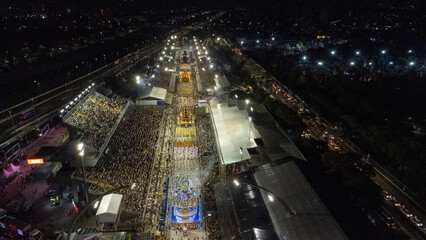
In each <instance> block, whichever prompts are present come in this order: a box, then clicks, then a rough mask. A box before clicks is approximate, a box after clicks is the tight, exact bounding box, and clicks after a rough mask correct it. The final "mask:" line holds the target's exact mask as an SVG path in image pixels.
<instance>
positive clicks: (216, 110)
mask: <svg viewBox="0 0 426 240" xmlns="http://www.w3.org/2000/svg"><path fill="white" fill-rule="evenodd" d="M210 106H211V111H212V116H213V123H214V127H215V130H216V133H217V138H218V141H219V147H220V153H221V155H222V160H223V164H231V163H235V162H240V161H241V160H247V159H250V154H249V153H248V151H247V148H254V147H257V145H256V142H255V141H254V138H259V137H260V135H259V133H258V131H257V130H256V127H255V126H254V124H253V123H252V122H250V120H249V118H248V117H249V116H248V112H247V110H239V109H238V107H236V106H233V107H229V106H228V105H227V104H226V103H225V104H224V103H219V102H218V101H217V100H211V101H210ZM249 131H250V134H249ZM249 135H250V138H249ZM240 147H241V148H242V149H243V153H242V154H241V153H240Z"/></svg>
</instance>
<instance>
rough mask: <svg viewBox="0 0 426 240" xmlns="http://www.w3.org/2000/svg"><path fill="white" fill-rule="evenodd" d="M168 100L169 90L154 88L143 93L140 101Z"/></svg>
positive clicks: (139, 98)
mask: <svg viewBox="0 0 426 240" xmlns="http://www.w3.org/2000/svg"><path fill="white" fill-rule="evenodd" d="M166 98H167V90H166V89H165V88H159V87H153V88H147V89H144V90H143V91H141V93H140V95H139V97H138V100H144V99H146V100H154V99H157V100H163V101H165V100H166Z"/></svg>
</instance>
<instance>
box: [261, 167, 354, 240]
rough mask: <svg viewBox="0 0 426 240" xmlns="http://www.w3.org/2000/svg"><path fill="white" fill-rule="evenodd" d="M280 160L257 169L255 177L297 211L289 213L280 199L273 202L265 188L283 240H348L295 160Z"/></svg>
mask: <svg viewBox="0 0 426 240" xmlns="http://www.w3.org/2000/svg"><path fill="white" fill-rule="evenodd" d="M280 162H281V161H277V162H274V163H269V164H265V165H261V166H258V167H256V168H255V170H254V171H255V172H254V174H253V175H254V178H255V180H256V182H257V184H258V185H259V186H262V187H265V188H267V189H268V190H270V191H271V192H272V193H274V194H275V195H276V196H278V197H279V198H281V199H282V200H283V201H284V202H285V203H286V204H287V205H289V207H290V208H291V209H292V210H293V211H295V212H296V214H295V215H290V214H289V212H288V211H287V210H286V209H285V207H284V206H283V205H281V204H280V203H279V202H278V201H270V200H269V199H268V196H267V193H265V192H263V191H261V194H262V196H263V200H264V202H265V204H266V207H267V209H268V212H269V215H270V217H271V220H272V224H273V226H274V229H275V232H276V234H277V236H278V238H279V239H286V240H288V239H314V240H322V239H324V240H325V239H336V240H339V239H348V238H347V236H346V235H345V233H344V232H343V230H342V229H341V228H340V226H339V225H338V224H337V222H336V221H335V220H334V218H333V217H332V216H331V214H330V213H329V211H328V209H327V208H326V206H325V205H324V203H323V202H322V201H321V199H320V198H319V197H318V195H317V194H316V192H315V191H314V189H313V188H312V187H311V185H310V184H309V182H308V180H307V179H306V178H305V176H304V175H303V173H302V172H301V170H300V169H299V167H298V166H297V165H296V163H295V161H287V162H284V163H282V162H281V163H280Z"/></svg>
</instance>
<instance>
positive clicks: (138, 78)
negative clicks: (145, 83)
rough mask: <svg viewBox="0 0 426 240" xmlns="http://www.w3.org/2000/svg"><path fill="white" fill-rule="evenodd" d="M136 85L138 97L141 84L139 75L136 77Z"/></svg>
mask: <svg viewBox="0 0 426 240" xmlns="http://www.w3.org/2000/svg"><path fill="white" fill-rule="evenodd" d="M136 83H137V84H138V97H139V89H140V87H139V84H140V83H141V77H140V76H139V75H137V76H136ZM136 100H137V99H136Z"/></svg>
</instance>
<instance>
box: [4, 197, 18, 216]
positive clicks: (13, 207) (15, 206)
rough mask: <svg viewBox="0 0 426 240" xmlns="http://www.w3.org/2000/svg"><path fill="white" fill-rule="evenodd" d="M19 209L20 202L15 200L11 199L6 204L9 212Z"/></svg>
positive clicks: (15, 211)
mask: <svg viewBox="0 0 426 240" xmlns="http://www.w3.org/2000/svg"><path fill="white" fill-rule="evenodd" d="M20 209H21V204H20V203H19V202H18V201H16V200H12V201H10V202H9V203H7V204H6V210H8V211H9V212H12V213H17V212H19V210H20Z"/></svg>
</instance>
